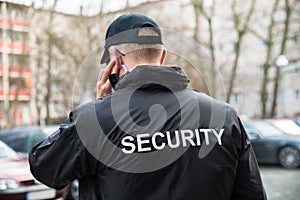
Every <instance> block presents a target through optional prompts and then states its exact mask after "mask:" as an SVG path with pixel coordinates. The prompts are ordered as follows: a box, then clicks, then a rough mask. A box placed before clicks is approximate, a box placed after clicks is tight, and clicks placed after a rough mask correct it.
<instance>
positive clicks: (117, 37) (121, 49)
mask: <svg viewBox="0 0 300 200" xmlns="http://www.w3.org/2000/svg"><path fill="white" fill-rule="evenodd" d="M115 52H118V55H116V54H115ZM165 53H166V51H165V50H164V48H163V42H162V35H161V31H160V28H159V26H158V25H157V24H156V23H155V22H154V21H153V20H152V19H150V18H148V17H146V16H144V15H141V14H134V13H130V14H125V15H122V16H120V17H118V18H117V19H116V20H115V21H113V22H112V23H111V25H110V26H109V28H108V29H107V32H106V40H105V52H104V54H103V57H102V59H101V63H109V61H110V59H115V56H120V57H121V59H122V63H125V64H126V65H128V66H130V65H131V67H135V66H134V65H138V64H162V63H163V61H164V58H165Z"/></svg>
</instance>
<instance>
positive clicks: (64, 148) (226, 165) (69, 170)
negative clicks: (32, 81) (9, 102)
mask: <svg viewBox="0 0 300 200" xmlns="http://www.w3.org/2000/svg"><path fill="white" fill-rule="evenodd" d="M187 86H188V80H187V78H186V76H185V74H184V73H183V71H181V70H180V68H177V67H158V66H139V67H137V68H136V69H134V70H133V71H132V72H130V73H127V74H126V75H125V76H123V77H122V78H121V79H120V81H119V82H118V83H117V85H116V87H115V92H113V93H112V94H110V95H108V96H106V97H104V98H101V99H97V100H96V101H94V102H91V103H88V104H84V105H81V106H79V107H77V108H75V109H74V110H73V111H72V112H71V113H70V116H69V118H68V119H67V120H66V121H65V122H64V123H63V124H62V125H61V126H60V129H59V130H58V131H56V132H55V133H54V134H52V135H51V136H49V137H48V138H47V139H46V140H44V141H43V142H42V143H40V144H38V145H37V146H35V147H34V148H33V149H32V151H31V152H30V155H29V161H30V167H31V172H32V174H33V175H34V176H35V177H36V179H38V180H39V181H41V182H42V183H44V184H46V185H48V186H49V187H52V188H56V189H61V188H63V187H65V186H66V185H67V184H69V183H70V182H72V181H73V180H75V179H78V180H79V191H80V192H79V193H80V199H85V200H90V199H97V200H98V199H99V200H101V199H103V200H119V199H122V200H126V199H128V200H134V199H136V200H146V199H149V200H150V199H151V200H160V199H161V200H167V199H170V200H175V199H178V200H179V199H183V200H189V199H205V200H260V199H266V195H265V192H264V188H263V185H262V181H261V177H260V172H259V168H258V165H257V161H256V158H255V155H254V153H253V149H252V147H251V144H250V142H249V140H248V137H247V135H246V132H245V130H244V128H243V126H242V124H241V122H240V120H239V118H238V116H237V114H236V112H235V111H234V110H233V109H232V108H231V107H230V106H228V105H227V104H225V103H222V102H219V101H216V100H214V99H212V98H210V97H209V96H207V95H205V94H203V93H199V92H197V91H194V90H192V89H189V88H188V87H187Z"/></svg>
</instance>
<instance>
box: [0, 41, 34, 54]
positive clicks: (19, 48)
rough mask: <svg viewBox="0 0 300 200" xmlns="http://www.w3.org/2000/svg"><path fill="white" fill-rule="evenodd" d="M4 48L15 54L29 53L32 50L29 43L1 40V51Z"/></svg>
mask: <svg viewBox="0 0 300 200" xmlns="http://www.w3.org/2000/svg"><path fill="white" fill-rule="evenodd" d="M4 48H7V50H8V52H7V53H13V54H28V53H29V52H30V50H31V47H30V46H29V45H26V44H23V43H22V42H8V43H6V42H3V41H0V52H3V50H4Z"/></svg>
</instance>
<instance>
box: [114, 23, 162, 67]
mask: <svg viewBox="0 0 300 200" xmlns="http://www.w3.org/2000/svg"><path fill="white" fill-rule="evenodd" d="M139 36H158V33H157V30H156V29H155V28H154V27H143V28H140V30H139ZM113 48H116V49H118V50H119V51H120V52H121V53H123V54H125V55H130V56H132V58H133V59H135V60H137V61H146V62H152V61H155V60H157V59H160V56H161V53H162V50H163V49H164V47H163V45H161V44H138V43H124V44H117V45H114V46H111V47H109V52H110V53H111V52H112V51H111V50H112V49H113Z"/></svg>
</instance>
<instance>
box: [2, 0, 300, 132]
mask: <svg viewBox="0 0 300 200" xmlns="http://www.w3.org/2000/svg"><path fill="white" fill-rule="evenodd" d="M13 2H17V1H15V0H7V1H1V2H0V7H1V10H0V56H1V57H0V127H1V126H4V125H21V124H32V123H35V124H36V123H45V121H47V120H46V118H59V117H62V116H66V115H67V113H68V111H69V110H70V109H72V106H74V105H78V104H79V103H82V102H85V101H88V100H92V99H93V98H94V97H93V96H94V95H93V93H94V89H95V86H94V84H95V82H96V79H97V76H98V75H97V73H95V71H99V66H98V65H97V63H98V62H99V55H100V54H101V51H102V50H103V48H102V47H103V45H104V44H103V39H104V37H105V36H104V35H105V30H106V28H107V26H108V24H109V23H110V22H111V21H112V20H113V19H114V18H115V17H116V16H118V15H121V14H122V13H127V12H138V13H144V14H146V15H149V16H151V17H152V18H154V19H155V20H156V21H157V22H158V23H159V24H160V25H161V27H162V28H163V32H165V33H166V35H165V44H166V46H167V48H168V50H169V52H168V56H167V64H174V63H177V64H178V65H180V66H181V67H183V69H184V70H185V71H186V72H187V74H188V77H189V78H190V79H191V85H192V86H193V87H194V88H196V89H198V90H201V91H203V92H207V93H211V92H212V90H214V91H213V93H214V94H215V97H216V98H218V99H220V100H225V99H226V95H225V93H226V90H227V87H228V81H229V80H228V79H229V74H230V70H231V67H232V62H233V59H234V55H235V42H236V39H237V35H236V32H234V23H233V20H232V12H231V2H224V1H221V0H216V1H215V2H216V4H215V6H216V7H215V8H216V10H215V13H214V17H213V31H214V45H215V51H216V63H215V64H216V67H217V69H218V70H217V74H213V75H212V74H210V72H211V68H210V66H211V65H210V64H211V63H210V62H211V60H210V58H209V55H210V53H211V52H210V50H209V47H208V45H207V44H208V41H209V37H208V33H209V32H208V22H207V19H205V17H203V15H202V14H200V18H199V21H198V23H199V24H198V25H199V26H197V20H196V18H195V13H194V7H193V6H192V4H191V0H168V1H149V2H146V1H145V2H144V1H143V3H142V4H140V5H139V6H135V5H134V6H133V5H126V7H124V8H122V9H121V10H117V11H112V12H109V13H105V14H104V15H101V13H100V14H97V15H94V16H81V15H71V14H64V13H59V12H56V11H54V15H53V16H52V17H53V19H51V15H52V14H51V11H49V10H43V9H41V8H36V7H34V6H30V5H24V4H21V3H13ZM203 2H204V6H205V8H206V9H207V10H210V8H211V6H212V2H214V1H212V0H205V1H203ZM249 2H250V1H249ZM249 2H247V3H245V2H244V1H241V0H240V1H238V10H239V12H240V15H241V16H242V15H243V14H245V13H246V12H247V8H248V7H249ZM269 4H270V3H269V2H267V1H262V0H260V1H257V5H256V8H255V11H254V13H253V16H252V19H251V24H250V26H251V28H252V29H254V30H256V31H257V32H258V33H259V34H260V35H262V36H266V35H267V27H268V23H269V16H270V10H271V6H270V5H269ZM281 6H282V5H281ZM158 8H159V9H158ZM102 14H103V13H102ZM275 17H276V20H277V21H276V23H277V30H276V31H278V33H280V31H282V20H283V18H284V13H282V9H278V12H276V13H275ZM292 17H293V18H294V21H295V22H297V20H298V21H299V14H297V13H293V14H292ZM241 18H242V17H241ZM51 20H52V21H51ZM50 21H51V22H50ZM51 24H52V25H51ZM299 26H300V24H299V23H294V24H292V25H291V30H294V31H291V33H290V35H289V38H290V39H289V41H288V43H287V47H286V55H285V56H286V57H287V58H288V60H289V61H290V64H289V65H288V66H285V67H284V68H282V70H281V72H282V76H281V81H280V88H279V94H278V107H277V113H278V115H286V116H287V115H295V114H297V113H298V114H299V113H300V106H299V105H300V79H299V75H300V61H299V60H300V58H299V52H300V46H299V45H298V44H299V30H300V27H299ZM297 30H298V34H295V35H293V33H296V32H297ZM196 31H197V34H195V32H196ZM280 41H281V39H280V36H278V37H277V38H276V40H275V43H274V46H275V49H274V52H272V59H271V60H272V61H273V62H272V63H273V64H272V66H271V68H270V77H269V78H270V80H269V84H268V86H267V93H268V94H267V96H268V97H269V98H268V100H267V107H268V109H269V108H270V105H271V100H272V89H273V86H274V75H275V70H276V66H275V64H274V63H275V62H274V61H275V60H276V57H278V56H279V55H278V49H279V47H280ZM101 42H102V43H101ZM96 47H97V48H98V50H97V52H94V53H93V58H92V59H91V58H89V59H86V57H87V56H88V55H89V54H90V53H91V52H92V51H93V49H95V48H96ZM99 47H101V48H99ZM241 48H242V51H241V55H240V59H239V65H238V68H237V76H236V80H235V84H234V87H233V93H232V96H231V102H230V104H232V105H233V106H234V107H235V108H236V110H237V111H238V112H239V114H242V115H247V116H249V117H259V116H260V113H261V102H260V101H261V100H260V91H261V80H262V77H263V70H262V69H263V67H262V65H263V63H264V60H265V57H266V45H265V44H264V42H263V41H262V40H261V39H259V38H258V37H256V36H255V35H254V34H252V33H250V32H247V34H246V35H245V37H244V40H243V43H242V47H241ZM199 49H202V50H199ZM199 51H201V52H199ZM203 52H204V53H205V56H206V58H203V54H202V53H203ZM207 55H208V56H207ZM90 57H91V56H90ZM195 63H196V64H195ZM90 66H92V67H91V68H89V67H90ZM83 68H84V69H83ZM82 71H84V72H85V73H82ZM91 72H92V73H91ZM199 73H200V74H201V75H200V76H199ZM82 74H84V75H82ZM80 76H81V77H80ZM212 76H217V77H218V78H217V79H215V80H216V81H212V80H213V79H212ZM74 79H77V80H75V82H74ZM76 81H77V83H76ZM78 82H79V83H80V84H78ZM211 82H214V84H215V86H214V87H211V86H212V84H211ZM210 84H211V85H210ZM205 87H206V88H205ZM203 88H204V89H203ZM83 99H84V100H83ZM5 119H8V120H5Z"/></svg>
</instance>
